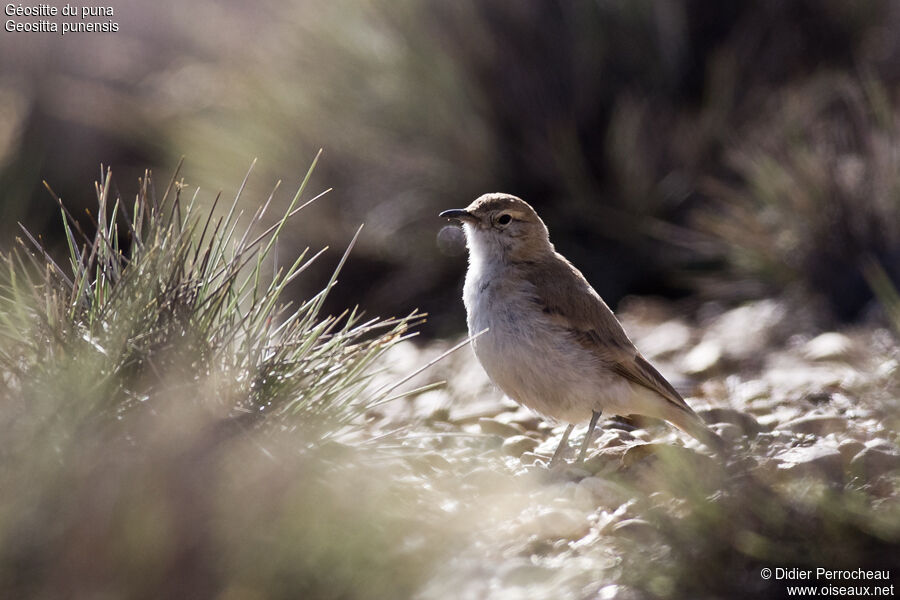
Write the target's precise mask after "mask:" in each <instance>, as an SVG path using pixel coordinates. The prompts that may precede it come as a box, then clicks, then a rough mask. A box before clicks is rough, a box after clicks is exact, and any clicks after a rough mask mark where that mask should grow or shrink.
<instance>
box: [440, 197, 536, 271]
mask: <svg viewBox="0 0 900 600" xmlns="http://www.w3.org/2000/svg"><path fill="white" fill-rule="evenodd" d="M440 216H442V217H447V218H448V219H457V220H459V221H460V222H461V223H462V224H463V230H464V231H465V232H466V243H467V245H468V246H469V252H471V253H472V254H473V255H474V254H478V255H481V256H480V257H482V258H497V259H503V260H529V259H534V258H538V257H539V256H540V255H541V254H543V253H546V252H552V251H553V245H552V244H551V243H550V235H549V233H548V232H547V226H546V225H544V222H543V221H542V220H541V218H540V217H539V216H538V214H537V213H536V212H535V211H534V209H533V208H531V205H530V204H528V203H527V202H525V201H524V200H522V199H521V198H517V197H516V196H511V195H509V194H497V193H494V194H485V195H483V196H481V197H480V198H478V199H477V200H475V201H474V202H472V204H470V205H469V206H467V207H466V208H454V209H452V210H445V211H444V212H442V213H441V214H440Z"/></svg>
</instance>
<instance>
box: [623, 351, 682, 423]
mask: <svg viewBox="0 0 900 600" xmlns="http://www.w3.org/2000/svg"><path fill="white" fill-rule="evenodd" d="M613 371H615V372H616V373H618V374H619V375H621V376H622V377H625V378H626V379H628V380H630V381H633V382H635V383H637V384H638V385H642V386H644V387H645V388H649V389H651V390H653V391H654V392H656V393H657V394H659V395H660V396H662V397H663V398H665V399H666V400H668V401H669V402H671V403H672V404H675V405H676V406H678V408H681V409H683V410H686V411H687V412H689V413H691V414H694V411H693V410H691V407H690V406H688V405H687V402H685V401H684V398H682V397H681V394H679V393H678V390H676V389H675V388H674V387H672V384H671V383H669V382H668V381H667V380H666V378H665V377H663V376H662V374H660V372H659V371H657V370H656V368H655V367H654V366H653V365H651V364H650V363H649V362H647V359H646V358H644V357H643V356H641V355H640V354H637V355H635V357H634V358H633V359H632V360H631V361H628V362H619V363H616V364H615V366H613Z"/></svg>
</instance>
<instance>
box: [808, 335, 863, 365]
mask: <svg viewBox="0 0 900 600" xmlns="http://www.w3.org/2000/svg"><path fill="white" fill-rule="evenodd" d="M852 354H853V341H852V340H851V339H850V338H848V337H847V336H846V335H843V334H841V333H837V332H835V331H830V332H828V333H823V334H822V335H819V336H816V337H814V338H813V339H811V340H810V341H808V342H807V343H806V345H805V346H803V356H804V358H806V359H807V360H816V361H820V360H832V361H834V360H847V359H848V358H850V357H851V356H852Z"/></svg>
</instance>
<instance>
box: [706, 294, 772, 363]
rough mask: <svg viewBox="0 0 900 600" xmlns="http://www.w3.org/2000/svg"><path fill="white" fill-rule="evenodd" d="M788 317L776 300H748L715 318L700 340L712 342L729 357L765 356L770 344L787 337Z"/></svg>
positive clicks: (741, 358) (733, 358)
mask: <svg viewBox="0 0 900 600" xmlns="http://www.w3.org/2000/svg"><path fill="white" fill-rule="evenodd" d="M787 317H788V313H787V310H786V309H785V307H784V306H783V305H782V304H780V303H779V302H777V301H775V300H759V301H756V302H749V303H747V304H744V305H743V306H739V307H737V308H734V309H731V310H729V311H727V312H725V313H724V314H722V315H720V316H718V317H717V318H715V319H714V320H713V321H712V322H711V323H710V324H709V325H708V326H707V328H706V333H705V334H704V337H703V342H704V343H705V342H707V341H715V342H716V343H717V344H718V347H719V349H720V352H721V354H722V355H723V356H725V357H727V358H728V359H729V360H745V359H751V358H754V357H760V356H765V355H766V353H767V350H768V349H769V347H770V346H771V345H772V344H773V343H776V342H778V341H779V340H780V339H783V338H784V337H786V334H787V331H788V328H787V327H784V325H785V324H786V319H787ZM701 345H702V344H701Z"/></svg>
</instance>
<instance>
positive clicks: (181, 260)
mask: <svg viewBox="0 0 900 600" xmlns="http://www.w3.org/2000/svg"><path fill="white" fill-rule="evenodd" d="M308 179H309V174H308V175H307V177H306V179H305V180H304V184H303V185H301V187H300V189H299V191H298V192H297V194H296V195H294V197H293V200H292V201H291V202H290V203H289V208H288V209H287V210H286V211H285V212H284V213H282V215H283V216H282V218H281V219H279V220H278V221H277V223H276V225H275V226H274V227H271V228H268V229H266V230H264V231H262V232H261V233H258V234H257V233H255V232H254V231H255V230H256V229H257V228H258V226H259V220H260V218H261V217H262V215H263V213H264V212H265V210H266V208H267V207H268V205H269V202H266V203H264V204H263V205H262V206H261V207H260V209H259V210H258V211H257V213H256V214H255V215H254V216H253V217H252V218H250V219H247V218H241V215H240V213H239V212H238V211H236V209H235V207H236V206H237V205H238V204H240V193H239V194H238V196H237V197H236V199H235V201H234V203H233V204H231V206H230V208H229V207H228V206H227V205H226V207H225V208H224V209H221V210H217V211H215V212H209V211H204V210H202V209H200V207H199V203H198V201H197V198H198V194H196V193H195V194H193V195H192V196H187V195H185V189H184V187H183V184H182V183H181V182H180V181H178V180H176V179H174V178H173V180H172V181H171V182H170V184H169V186H168V187H167V189H166V190H165V193H164V194H162V197H161V198H158V197H157V196H156V195H155V193H154V192H153V189H154V187H153V184H152V181H151V180H150V179H149V177H145V178H144V179H143V180H142V182H141V191H140V193H139V194H138V195H137V196H136V198H135V200H134V202H125V201H124V199H123V198H121V197H118V196H116V195H114V194H113V193H112V192H111V189H110V183H111V179H110V176H109V173H108V172H107V173H105V174H104V176H103V178H102V179H101V180H100V182H99V183H98V184H97V186H96V191H97V208H96V210H93V211H91V214H94V215H95V216H96V219H97V221H96V225H95V232H94V233H90V234H86V233H85V232H84V230H83V229H82V228H81V227H80V225H79V224H78V223H77V221H75V220H74V219H73V218H71V216H70V215H69V213H68V209H67V208H66V207H65V205H63V204H60V206H59V207H60V209H61V212H62V216H63V223H64V230H65V233H66V241H67V243H68V247H69V256H68V258H69V262H68V263H67V264H65V266H60V265H58V264H57V263H56V262H54V261H53V259H52V258H51V257H49V255H47V254H46V253H45V251H44V249H43V247H42V246H41V244H40V242H39V241H38V240H37V239H35V238H34V237H33V236H31V234H29V233H28V232H27V231H24V232H23V238H20V240H19V242H20V245H19V247H18V248H16V249H13V250H12V251H11V252H10V253H9V254H6V255H4V256H3V260H2V262H3V269H2V274H0V339H2V344H0V404H2V418H0V432H2V437H3V440H4V443H3V445H2V450H0V452H2V457H3V460H2V463H3V468H2V470H0V479H2V485H0V489H2V490H3V491H2V493H0V590H2V592H0V593H2V595H3V596H4V597H9V598H25V597H34V598H53V597H77V598H87V597H100V596H104V597H106V596H109V597H117V598H144V597H146V598H160V597H178V598H187V597H211V596H217V595H220V594H221V595H222V596H220V597H229V598H231V597H234V598H251V597H267V598H295V597H298V595H300V596H304V597H316V598H398V597H405V596H408V595H409V593H410V592H411V590H412V589H414V588H415V587H416V586H417V585H418V584H419V583H420V580H421V577H422V576H423V573H424V572H426V571H425V569H424V565H427V564H428V563H429V561H430V560H432V559H433V558H434V557H436V556H437V554H438V552H437V549H435V550H434V551H432V550H431V549H427V548H426V549H422V548H417V547H415V546H414V545H412V546H408V547H407V546H404V545H403V543H404V541H405V540H408V539H409V538H410V537H411V536H413V535H415V536H421V535H422V534H423V531H427V530H428V524H427V523H419V522H418V521H417V520H416V519H413V518H409V517H408V516H407V515H406V512H405V508H404V506H405V504H407V503H409V502H412V501H413V500H414V496H415V493H416V492H415V490H413V489H406V488H399V487H398V486H397V484H396V483H395V482H394V481H393V480H392V479H391V478H390V477H385V476H383V475H380V472H381V471H382V470H383V469H384V468H385V460H384V458H383V457H381V459H380V460H379V458H378V457H379V454H378V453H377V450H376V451H371V450H370V451H369V452H365V453H363V443H362V441H361V440H360V433H361V431H362V430H363V428H364V427H365V423H366V419H365V414H366V412H367V411H368V410H369V409H371V408H372V407H373V406H375V405H377V404H379V403H381V402H384V401H385V400H388V399H391V398H393V397H402V394H397V393H395V392H394V388H395V386H394V385H387V384H385V385H376V383H377V382H373V380H372V377H373V375H374V374H375V370H374V369H373V362H374V361H375V360H376V359H378V357H379V356H381V355H382V354H383V353H384V352H385V351H386V350H387V349H388V348H390V347H391V346H392V345H394V344H395V343H397V342H399V341H402V340H404V339H407V338H408V337H409V336H410V335H411V334H410V333H409V328H410V327H411V326H413V325H415V324H417V323H418V322H419V320H420V319H419V317H418V315H416V314H412V315H410V316H408V317H405V318H402V319H396V320H378V319H372V320H367V321H365V322H363V321H361V319H360V318H359V316H358V315H357V314H355V313H354V312H353V311H350V312H345V313H343V314H341V315H339V316H337V317H333V316H327V315H326V314H325V313H323V312H322V304H323V301H324V299H325V297H326V296H327V294H328V293H329V291H330V290H331V288H332V287H333V286H334V283H335V278H336V276H337V273H338V270H339V269H340V267H341V265H342V264H343V263H344V259H346V254H345V255H344V259H342V260H341V262H340V263H339V264H338V266H337V269H336V270H335V271H334V273H333V275H332V276H331V278H330V279H329V280H327V282H326V283H325V285H324V287H322V289H321V291H320V292H318V293H317V294H315V295H313V296H312V297H310V298H309V299H308V300H307V301H305V302H303V303H301V304H299V305H295V307H294V308H291V307H290V306H289V304H288V303H287V300H286V298H284V293H283V292H284V289H285V286H286V285H287V284H288V283H289V282H290V281H291V280H293V279H296V278H297V277H299V276H300V275H301V274H303V273H304V272H305V271H306V270H307V267H308V266H309V265H310V264H311V262H312V261H313V260H315V259H316V258H317V256H318V254H317V255H313V256H310V255H309V253H308V252H304V253H302V254H301V255H300V257H299V258H297V259H296V260H293V258H291V260H289V261H288V262H287V263H286V264H285V265H281V266H279V267H278V269H277V270H276V271H275V272H274V273H269V272H268V266H267V265H268V264H269V263H268V261H267V260H266V258H267V257H268V256H269V255H270V254H271V253H272V252H273V250H274V248H275V246H276V244H277V243H278V238H279V236H280V234H281V232H282V231H283V230H284V229H285V227H287V226H289V223H290V220H291V217H294V215H295V213H297V212H299V211H300V209H302V208H303V207H304V206H306V205H307V204H309V202H311V201H312V200H301V199H302V198H303V190H304V187H305V184H306V182H307V181H308ZM313 199H314V198H313ZM214 204H215V203H214ZM89 231H90V230H89ZM122 239H127V240H129V244H128V245H127V248H126V247H125V246H123V245H122V242H121V241H120V240H122ZM352 245H353V243H352V242H351V243H350V246H351V247H352ZM348 252H349V248H348ZM348 444H349V445H348ZM351 457H352V460H351ZM359 488H365V489H366V494H365V495H364V497H361V496H360V495H358V494H356V493H355V492H354V489H359ZM262 593H264V594H265V595H264V596H259V595H258V594H262Z"/></svg>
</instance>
